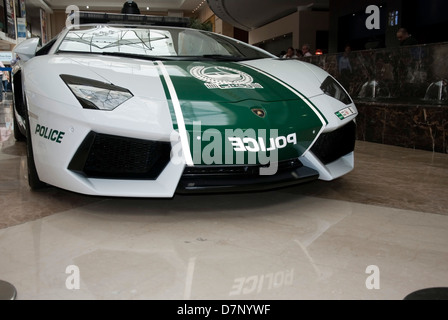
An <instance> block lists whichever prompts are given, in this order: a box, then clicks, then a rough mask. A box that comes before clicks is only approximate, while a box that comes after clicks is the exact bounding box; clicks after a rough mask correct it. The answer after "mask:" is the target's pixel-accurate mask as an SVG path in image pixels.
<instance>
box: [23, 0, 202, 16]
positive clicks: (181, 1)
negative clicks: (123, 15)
mask: <svg viewBox="0 0 448 320" xmlns="http://www.w3.org/2000/svg"><path fill="white" fill-rule="evenodd" d="M134 1H135V3H137V5H138V6H139V8H140V11H141V12H142V14H144V13H145V12H146V8H147V7H149V8H150V11H169V10H175V11H184V12H186V13H187V12H188V13H191V12H192V11H193V10H195V9H196V8H197V7H198V6H199V5H200V4H201V3H203V2H204V0H134ZM125 2H126V0H99V1H98V0H95V1H92V0H90V1H89V0H75V1H74V0H26V3H27V6H28V5H30V6H36V7H41V6H42V3H43V5H44V6H45V4H46V5H47V6H48V8H49V9H53V10H61V9H66V8H67V7H68V6H71V5H76V6H77V7H78V8H79V9H80V10H82V11H86V10H87V9H86V6H89V7H90V8H89V10H95V11H96V10H100V11H103V10H110V11H117V10H121V8H123V4H124V3H125ZM203 4H204V5H206V4H207V3H206V1H205V2H204V3H203Z"/></svg>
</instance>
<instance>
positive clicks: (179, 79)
mask: <svg viewBox="0 0 448 320" xmlns="http://www.w3.org/2000/svg"><path fill="white" fill-rule="evenodd" d="M72 59H73V60H74V61H76V63H78V64H81V65H84V66H85V67H88V72H94V73H96V75H97V76H101V77H102V78H103V79H104V80H105V81H108V82H110V83H113V84H115V85H118V86H121V87H125V88H127V89H129V90H130V91H131V92H132V93H133V94H134V95H145V96H146V97H147V98H153V99H157V100H165V101H167V103H168V107H169V108H170V112H171V116H172V121H173V125H174V129H175V130H179V129H182V128H180V127H183V126H185V129H186V132H188V133H189V140H190V141H189V142H190V146H194V145H197V144H198V143H200V144H201V145H200V147H198V148H196V150H197V151H196V152H195V151H192V153H193V154H192V156H193V157H194V158H201V159H202V154H203V152H204V148H207V146H210V143H206V142H207V141H208V142H211V141H217V140H218V138H217V136H219V137H226V138H225V139H224V141H225V144H224V145H219V146H218V145H216V146H215V147H216V149H220V150H221V149H222V152H220V154H221V156H222V157H223V159H221V162H222V163H224V161H225V159H224V157H225V155H226V154H228V153H226V152H225V150H226V149H227V150H228V149H229V148H230V150H231V149H232V148H233V149H234V150H246V151H247V152H249V153H250V150H259V149H261V150H264V151H265V152H266V151H267V150H269V149H271V150H273V149H278V152H279V160H288V159H293V158H297V157H299V156H301V155H303V154H304V153H305V152H306V151H307V150H309V148H310V147H311V146H312V144H313V143H314V142H315V141H316V140H317V138H318V136H319V135H320V133H321V132H322V131H323V129H324V127H325V126H326V120H325V118H324V117H323V115H322V114H321V113H320V111H319V110H318V109H317V108H316V107H315V106H314V105H313V104H312V103H311V102H310V101H309V99H308V96H309V95H311V96H312V95H317V94H319V93H320V94H322V91H321V90H320V89H319V87H320V85H319V84H320V82H319V79H318V77H316V75H315V74H314V73H313V72H311V71H310V70H309V69H308V68H307V67H306V66H305V65H304V64H302V63H300V62H298V61H296V62H297V63H296V64H294V66H295V69H294V70H292V71H291V64H288V63H285V62H284V61H280V60H275V59H267V60H265V61H264V62H263V61H259V62H258V63H252V64H251V63H237V62H222V61H195V62H192V61H164V62H161V61H144V60H137V59H123V58H121V59H115V57H113V58H112V57H99V58H98V59H96V60H92V59H86V58H84V57H77V58H72ZM275 65H278V71H279V72H273V71H274V70H271V71H270V72H266V71H264V70H263V69H264V68H265V67H268V68H274V69H275ZM86 69H87V68H86ZM287 69H289V73H288V72H286V71H287ZM282 73H284V75H282ZM284 76H289V77H293V78H294V81H293V83H296V85H293V86H291V85H290V84H288V83H286V82H285V81H284V80H283V79H282V77H284ZM156 82H158V84H157V85H156ZM301 82H303V83H305V85H303V88H304V89H305V92H302V91H300V90H299V88H298V84H299V83H301ZM160 84H161V85H160ZM315 88H317V89H315ZM319 90H320V91H319ZM180 118H181V119H180ZM180 131H182V130H180ZM248 135H249V137H250V138H252V139H250V140H249V141H250V144H245V143H246V142H247V141H248V140H246V139H245V138H247V136H248ZM234 136H238V138H239V140H236V141H235V140H231V139H228V138H229V137H230V138H231V137H234ZM220 140H221V141H222V140H223V139H220ZM198 141H199V142H198ZM288 141H289V142H288ZM276 151H277V150H276ZM212 153H215V151H213V152H212ZM215 160H216V159H215ZM215 162H216V161H215ZM217 162H219V161H217ZM195 163H197V162H196V161H195Z"/></svg>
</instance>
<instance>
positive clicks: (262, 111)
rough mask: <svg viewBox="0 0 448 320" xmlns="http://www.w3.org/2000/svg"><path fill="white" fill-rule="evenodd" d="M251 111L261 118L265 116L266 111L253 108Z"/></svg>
mask: <svg viewBox="0 0 448 320" xmlns="http://www.w3.org/2000/svg"><path fill="white" fill-rule="evenodd" d="M252 112H253V113H255V115H256V116H257V117H260V118H262V119H264V118H266V111H264V110H263V109H260V108H255V109H252Z"/></svg>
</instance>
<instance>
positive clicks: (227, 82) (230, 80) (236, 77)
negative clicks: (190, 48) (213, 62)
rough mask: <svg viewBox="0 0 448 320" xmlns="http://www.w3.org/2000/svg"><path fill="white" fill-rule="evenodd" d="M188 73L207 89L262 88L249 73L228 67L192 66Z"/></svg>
mask: <svg viewBox="0 0 448 320" xmlns="http://www.w3.org/2000/svg"><path fill="white" fill-rule="evenodd" d="M190 74H191V75H192V76H193V77H195V78H196V79H198V80H201V81H203V82H204V84H205V86H206V87H207V88H208V89H222V90H225V89H263V87H262V86H261V85H260V84H258V83H254V78H252V77H251V76H250V75H249V74H247V73H245V72H242V71H239V70H236V69H232V68H228V67H204V66H198V67H193V68H192V69H191V70H190Z"/></svg>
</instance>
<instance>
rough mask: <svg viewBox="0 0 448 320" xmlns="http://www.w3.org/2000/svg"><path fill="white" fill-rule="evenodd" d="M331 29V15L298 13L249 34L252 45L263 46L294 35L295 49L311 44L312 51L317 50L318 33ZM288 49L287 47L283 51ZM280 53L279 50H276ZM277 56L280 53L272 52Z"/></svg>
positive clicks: (293, 43)
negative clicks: (262, 44) (267, 42)
mask: <svg viewBox="0 0 448 320" xmlns="http://www.w3.org/2000/svg"><path fill="white" fill-rule="evenodd" d="M329 27H330V17H329V13H328V12H325V11H298V12H296V13H293V14H291V15H289V16H287V17H285V18H282V19H280V20H277V21H275V22H272V23H270V24H267V25H265V26H263V27H261V28H258V29H255V30H252V31H250V32H249V43H250V44H261V43H263V41H265V42H266V41H271V40H272V39H276V38H279V39H281V38H283V37H285V35H289V34H292V42H290V43H291V45H292V46H293V47H294V48H298V49H300V48H302V46H303V45H304V44H309V45H310V46H311V50H312V51H313V50H315V49H316V42H317V32H318V31H328V30H329ZM287 48H288V46H287V47H285V48H283V50H286V49H287ZM320 49H322V48H320ZM276 51H278V48H276ZM271 53H273V54H275V55H277V54H278V52H271Z"/></svg>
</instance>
